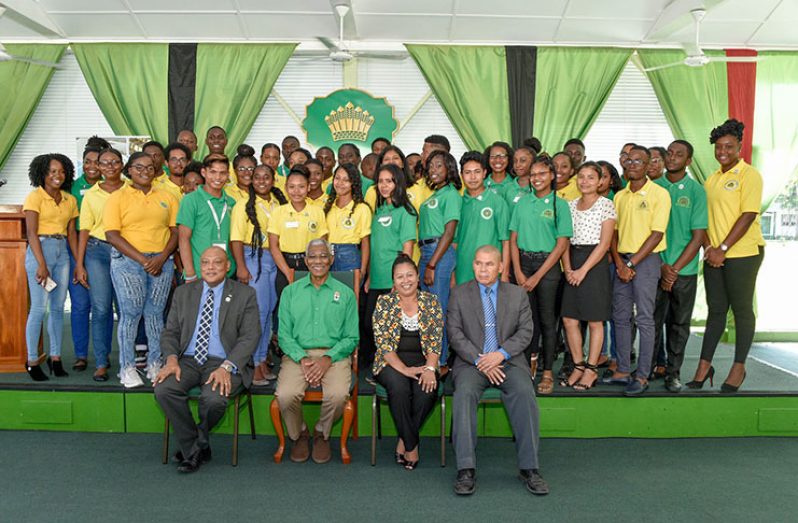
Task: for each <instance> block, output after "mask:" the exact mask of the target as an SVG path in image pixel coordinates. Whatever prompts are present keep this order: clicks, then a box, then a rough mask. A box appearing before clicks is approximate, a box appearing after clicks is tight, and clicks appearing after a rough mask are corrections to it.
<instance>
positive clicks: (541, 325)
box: [521, 252, 562, 370]
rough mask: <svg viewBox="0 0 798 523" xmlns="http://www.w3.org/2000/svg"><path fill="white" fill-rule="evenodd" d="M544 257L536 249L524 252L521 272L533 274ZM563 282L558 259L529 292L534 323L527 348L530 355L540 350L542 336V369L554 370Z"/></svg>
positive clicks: (527, 354)
mask: <svg viewBox="0 0 798 523" xmlns="http://www.w3.org/2000/svg"><path fill="white" fill-rule="evenodd" d="M545 261H546V258H545V257H544V256H542V255H539V254H537V253H535V254H534V255H532V256H530V255H528V254H527V253H524V252H522V253H521V272H523V273H524V276H526V277H529V276H532V275H533V274H535V273H536V272H537V270H538V269H539V268H540V266H541V265H543V262H545ZM561 282H562V271H561V270H560V264H559V263H556V264H555V265H554V267H552V268H551V269H549V272H547V273H546V274H545V276H543V278H542V279H541V280H540V283H538V285H537V287H535V289H534V290H533V291H532V292H530V293H527V295H528V296H529V306H530V307H531V308H532V317H533V320H534V323H535V325H534V330H533V333H532V342H531V343H530V344H529V347H527V349H526V351H524V352H525V354H526V356H527V358H530V357H531V356H532V355H533V354H537V353H538V352H539V351H540V339H541V338H543V370H551V367H552V365H553V364H554V351H555V350H556V348H557V321H558V320H559V315H560V308H559V307H558V305H559V298H558V297H559V294H560V285H561Z"/></svg>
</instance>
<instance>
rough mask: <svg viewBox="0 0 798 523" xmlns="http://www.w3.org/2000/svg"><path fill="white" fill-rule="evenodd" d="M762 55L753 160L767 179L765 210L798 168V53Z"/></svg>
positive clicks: (765, 179)
mask: <svg viewBox="0 0 798 523" xmlns="http://www.w3.org/2000/svg"><path fill="white" fill-rule="evenodd" d="M759 56H761V57H763V60H762V61H760V62H758V63H757V64H756V105H755V109H754V140H753V142H754V143H753V158H752V162H753V164H754V166H756V168H757V169H759V171H760V172H761V173H762V177H763V178H764V185H765V186H764V191H763V197H762V210H763V211H764V210H765V209H767V207H768V205H770V202H771V201H772V200H773V198H775V197H776V196H778V195H779V194H780V193H781V192H782V190H783V189H784V184H785V183H786V182H787V181H788V180H789V179H790V177H791V176H793V175H795V174H796V170H797V169H798V53H796V52H794V51H790V52H782V51H761V52H760V53H759Z"/></svg>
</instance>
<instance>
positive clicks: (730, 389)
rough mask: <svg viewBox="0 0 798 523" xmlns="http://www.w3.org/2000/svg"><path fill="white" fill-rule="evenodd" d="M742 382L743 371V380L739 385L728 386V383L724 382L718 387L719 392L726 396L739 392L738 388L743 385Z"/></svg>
mask: <svg viewBox="0 0 798 523" xmlns="http://www.w3.org/2000/svg"><path fill="white" fill-rule="evenodd" d="M743 381H745V371H743V379H742V381H741V382H740V384H739V385H736V386H735V385H729V384H728V383H726V382H725V381H724V382H723V385H721V386H720V391H721V392H723V393H726V394H729V393H732V392H737V391H738V390H740V386H741V385H742V384H743Z"/></svg>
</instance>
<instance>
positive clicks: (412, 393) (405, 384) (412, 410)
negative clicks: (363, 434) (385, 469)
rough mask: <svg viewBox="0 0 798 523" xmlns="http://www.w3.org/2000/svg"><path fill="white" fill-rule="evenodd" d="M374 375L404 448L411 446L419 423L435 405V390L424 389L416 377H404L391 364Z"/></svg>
mask: <svg viewBox="0 0 798 523" xmlns="http://www.w3.org/2000/svg"><path fill="white" fill-rule="evenodd" d="M422 359H423V356H422ZM376 378H377V381H378V382H379V384H380V385H382V386H383V387H385V390H386V391H388V406H389V407H390V409H391V416H392V417H393V422H394V424H395V425H396V432H397V434H399V437H400V438H401V439H402V441H403V442H404V445H405V450H413V449H415V448H416V447H417V446H418V441H419V435H418V433H419V431H420V430H421V425H423V424H424V421H426V419H427V417H428V416H429V415H430V413H431V412H432V409H434V408H435V402H436V400H437V399H438V391H437V390H433V391H432V392H430V393H426V392H424V391H423V390H421V385H419V383H418V380H417V379H414V378H408V377H407V376H404V375H402V374H400V373H399V372H397V371H396V370H394V369H393V367H391V366H386V367H385V368H384V369H382V370H381V371H380V373H379V374H377V376H376Z"/></svg>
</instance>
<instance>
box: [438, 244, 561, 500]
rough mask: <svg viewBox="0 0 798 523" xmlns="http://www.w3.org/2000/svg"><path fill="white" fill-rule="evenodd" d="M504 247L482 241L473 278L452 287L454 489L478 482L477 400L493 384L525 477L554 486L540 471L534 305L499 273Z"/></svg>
mask: <svg viewBox="0 0 798 523" xmlns="http://www.w3.org/2000/svg"><path fill="white" fill-rule="evenodd" d="M500 272H501V253H500V252H499V250H498V249H497V248H496V247H494V246H492V245H483V246H482V247H480V248H479V249H477V252H476V254H475V255H474V276H475V280H471V281H469V282H466V283H464V284H462V285H460V286H458V287H456V288H455V289H454V290H452V295H451V298H450V300H449V310H448V313H447V316H446V321H447V323H446V326H447V329H448V332H449V342H450V343H451V345H452V349H453V350H454V352H455V354H456V358H455V361H454V365H453V366H452V375H453V376H454V411H453V414H452V432H453V437H454V452H455V455H456V457H457V480H456V481H455V484H454V491H455V493H456V494H459V495H469V494H473V493H474V490H475V489H476V456H475V450H476V446H477V407H478V405H479V399H480V397H481V396H482V392H483V391H484V390H485V389H486V388H487V387H490V386H493V387H496V388H498V389H500V390H501V392H502V402H503V403H504V407H505V409H506V410H507V414H508V416H509V418H510V424H511V425H512V428H513V434H514V435H515V448H516V455H517V459H518V468H519V469H520V474H519V478H520V479H521V481H523V482H524V484H525V486H526V488H527V490H529V491H530V492H531V493H532V494H536V495H545V494H548V492H549V487H548V485H547V484H546V482H545V481H544V480H543V478H542V477H541V476H540V474H539V473H538V438H539V434H538V406H537V402H536V401H535V387H534V385H533V383H532V378H531V376H530V372H529V361H528V360H527V359H526V357H524V349H525V348H526V347H528V346H529V342H530V341H531V340H532V310H531V309H530V307H529V299H528V298H527V295H526V293H525V292H524V290H523V289H521V288H520V287H517V286H515V285H512V284H510V283H504V282H500V281H499V273H500Z"/></svg>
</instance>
